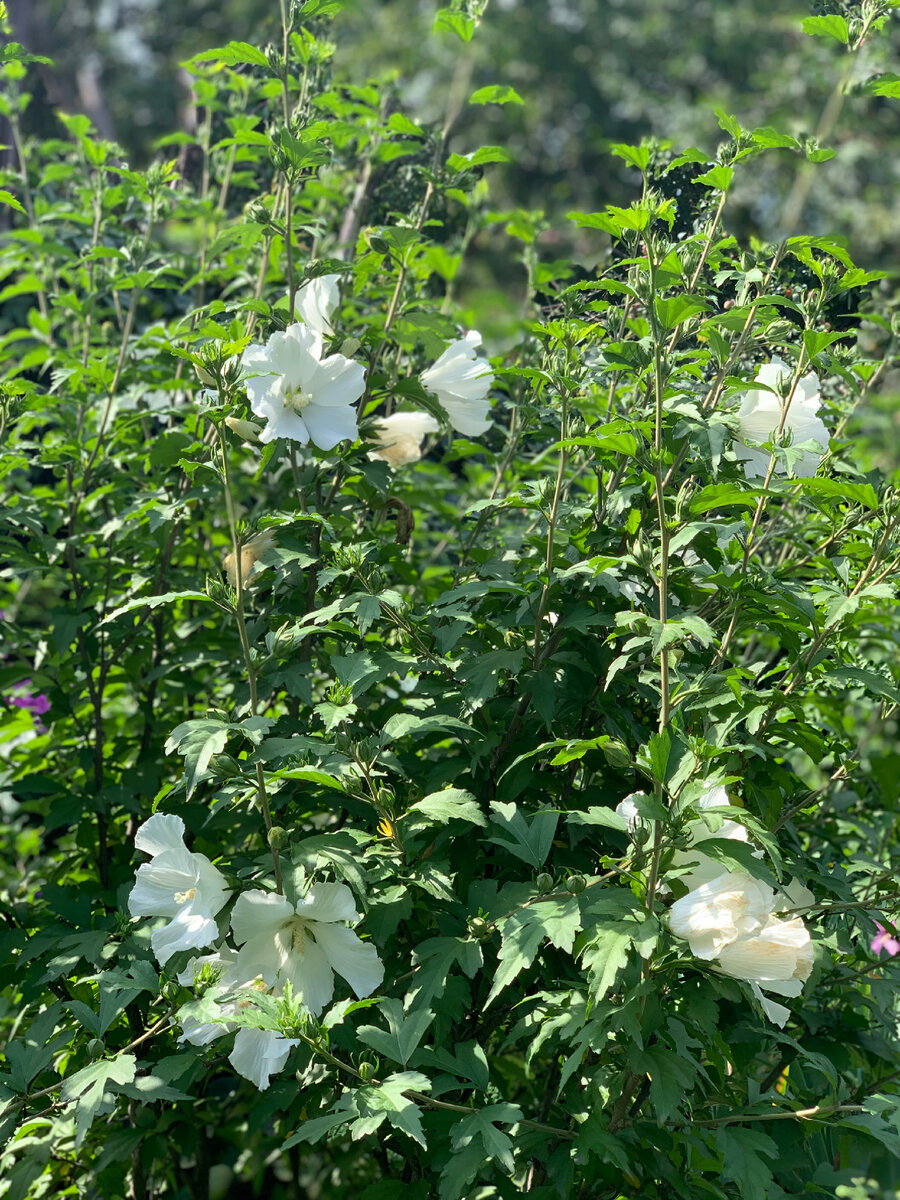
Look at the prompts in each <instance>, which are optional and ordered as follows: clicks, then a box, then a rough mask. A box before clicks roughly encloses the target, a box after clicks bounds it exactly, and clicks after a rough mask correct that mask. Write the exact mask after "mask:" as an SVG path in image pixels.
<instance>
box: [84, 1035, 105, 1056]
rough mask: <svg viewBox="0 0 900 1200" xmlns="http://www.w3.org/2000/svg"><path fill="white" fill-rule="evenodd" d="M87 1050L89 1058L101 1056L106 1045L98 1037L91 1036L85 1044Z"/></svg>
mask: <svg viewBox="0 0 900 1200" xmlns="http://www.w3.org/2000/svg"><path fill="white" fill-rule="evenodd" d="M87 1052H88V1054H89V1055H90V1056H91V1058H102V1057H103V1055H104V1054H105V1053H106V1047H105V1046H104V1045H103V1042H102V1041H101V1040H100V1038H91V1040H90V1041H89V1042H88V1044H87Z"/></svg>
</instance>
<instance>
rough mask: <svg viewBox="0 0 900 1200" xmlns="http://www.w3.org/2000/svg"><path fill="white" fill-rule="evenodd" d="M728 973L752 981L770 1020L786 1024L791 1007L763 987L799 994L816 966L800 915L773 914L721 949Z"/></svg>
mask: <svg viewBox="0 0 900 1200" xmlns="http://www.w3.org/2000/svg"><path fill="white" fill-rule="evenodd" d="M719 965H720V966H721V969H722V971H723V973H724V974H725V975H731V976H732V977H733V978H735V979H743V980H744V981H745V982H746V983H749V984H750V987H751V988H752V990H753V992H754V994H755V996H756V998H757V999H758V1000H759V1002H760V1004H761V1005H762V1008H763V1011H764V1012H765V1014H766V1016H767V1017H768V1018H769V1020H771V1021H774V1023H775V1024H776V1025H780V1026H781V1027H782V1028H783V1027H784V1024H785V1022H786V1021H787V1019H788V1017H789V1016H790V1010H789V1009H787V1008H785V1006H784V1005H783V1004H778V1003H776V1001H774V1000H768V999H767V998H766V997H765V996H763V994H762V991H761V989H765V991H767V992H776V993H777V994H778V995H780V996H799V995H800V992H801V991H802V990H803V984H804V983H805V982H806V980H807V979H808V978H809V976H810V972H811V971H812V968H813V945H812V939H811V938H810V936H809V932H808V930H807V928H806V926H805V925H804V924H803V922H802V921H801V920H800V918H799V917H794V918H793V919H792V920H790V921H780V920H778V918H777V917H770V918H769V920H768V921H767V922H766V924H765V925H764V926H763V927H762V929H760V930H759V932H758V933H756V934H754V935H753V936H752V937H743V938H738V940H737V941H735V942H732V943H731V944H730V945H728V946H725V947H724V948H723V949H722V950H721V951H720V952H719Z"/></svg>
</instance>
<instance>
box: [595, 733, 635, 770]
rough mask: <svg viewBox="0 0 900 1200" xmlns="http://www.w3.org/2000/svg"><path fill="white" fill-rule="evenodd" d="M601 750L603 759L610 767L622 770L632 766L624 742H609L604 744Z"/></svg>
mask: <svg viewBox="0 0 900 1200" xmlns="http://www.w3.org/2000/svg"><path fill="white" fill-rule="evenodd" d="M601 749H602V751H603V757H604V758H605V759H606V761H607V762H608V763H609V765H610V766H611V767H616V768H617V769H619V770H623V769H624V768H626V767H630V766H633V763H632V759H631V755H630V754H629V753H628V747H627V746H626V745H625V743H624V742H620V741H617V740H610V741H608V742H604V743H603V745H602V747H601Z"/></svg>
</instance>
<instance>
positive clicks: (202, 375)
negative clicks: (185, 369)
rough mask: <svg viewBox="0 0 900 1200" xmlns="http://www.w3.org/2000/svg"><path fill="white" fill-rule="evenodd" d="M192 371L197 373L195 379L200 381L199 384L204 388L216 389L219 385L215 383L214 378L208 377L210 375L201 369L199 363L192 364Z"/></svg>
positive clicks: (204, 369) (204, 368)
mask: <svg viewBox="0 0 900 1200" xmlns="http://www.w3.org/2000/svg"><path fill="white" fill-rule="evenodd" d="M194 370H195V371H196V373H197V378H198V379H199V380H200V382H201V383H202V384H203V386H204V387H208V388H218V386H219V385H218V384H217V383H216V380H215V377H214V376H213V375H210V373H209V371H207V369H206V367H201V366H200V364H199V363H194Z"/></svg>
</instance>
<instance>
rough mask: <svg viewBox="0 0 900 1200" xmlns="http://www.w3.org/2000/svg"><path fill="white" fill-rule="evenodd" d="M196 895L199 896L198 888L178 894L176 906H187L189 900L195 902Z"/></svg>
mask: <svg viewBox="0 0 900 1200" xmlns="http://www.w3.org/2000/svg"><path fill="white" fill-rule="evenodd" d="M196 895H197V889H196V888H190V889H189V890H188V891H186V892H176V893H175V903H176V904H185V903H186V902H187V901H188V900H193V898H194V897H195V896H196Z"/></svg>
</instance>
